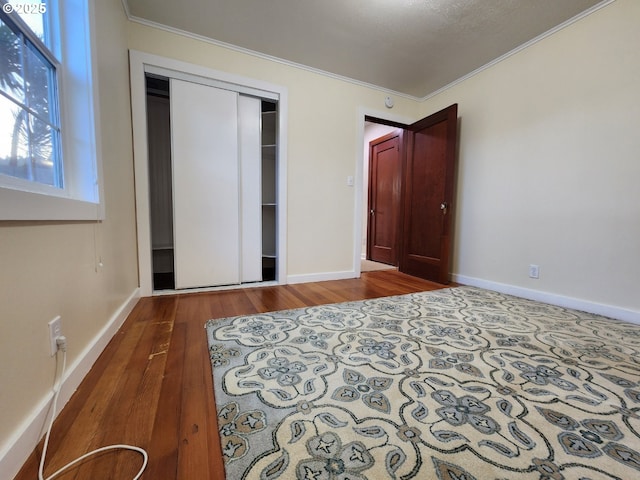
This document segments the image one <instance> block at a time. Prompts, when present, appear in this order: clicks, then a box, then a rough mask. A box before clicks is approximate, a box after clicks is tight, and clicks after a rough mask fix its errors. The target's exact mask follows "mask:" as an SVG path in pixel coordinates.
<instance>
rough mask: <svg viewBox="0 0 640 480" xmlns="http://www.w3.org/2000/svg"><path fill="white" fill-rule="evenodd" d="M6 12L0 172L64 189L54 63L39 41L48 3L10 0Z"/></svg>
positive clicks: (0, 74)
mask: <svg viewBox="0 0 640 480" xmlns="http://www.w3.org/2000/svg"><path fill="white" fill-rule="evenodd" d="M2 12H3V13H2V15H3V18H1V19H0V20H2V21H1V22H0V59H1V60H0V130H2V133H0V174H4V175H9V176H12V177H17V178H20V179H23V180H27V181H29V182H37V183H40V184H44V185H50V186H53V187H57V188H62V187H63V174H62V173H63V170H62V159H61V155H60V152H61V149H60V148H59V143H60V123H59V119H58V115H57V112H58V109H57V101H58V100H57V88H56V66H55V65H54V64H53V63H52V61H51V60H49V59H48V58H47V55H50V52H49V51H48V49H47V48H46V45H45V44H44V43H42V42H41V40H42V41H44V40H46V30H47V28H46V25H47V21H46V18H47V17H46V4H45V3H44V2H41V1H40V2H34V1H20V2H18V1H10V2H9V3H3V5H2ZM16 16H18V17H19V18H20V19H22V20H23V21H24V23H23V22H21V21H19V20H16V18H15V17H16ZM34 34H35V37H34ZM45 52H46V53H45Z"/></svg>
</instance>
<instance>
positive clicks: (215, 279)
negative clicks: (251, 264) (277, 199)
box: [170, 79, 240, 289]
mask: <svg viewBox="0 0 640 480" xmlns="http://www.w3.org/2000/svg"><path fill="white" fill-rule="evenodd" d="M170 98H171V135H172V165H173V216H174V255H175V281H176V288H178V289H180V288H191V287H204V286H211V285H228V284H236V283H240V223H239V222H240V204H239V178H238V176H239V168H238V107H237V105H238V94H237V93H236V92H231V91H228V90H222V89H218V88H213V87H208V86H204V85H200V84H196V83H191V82H186V81H183V80H176V79H171V92H170Z"/></svg>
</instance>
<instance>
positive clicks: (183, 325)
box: [14, 270, 443, 480]
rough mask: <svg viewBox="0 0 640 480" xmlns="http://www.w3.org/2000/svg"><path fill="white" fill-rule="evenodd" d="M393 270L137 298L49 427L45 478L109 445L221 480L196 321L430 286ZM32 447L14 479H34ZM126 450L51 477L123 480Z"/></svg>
mask: <svg viewBox="0 0 640 480" xmlns="http://www.w3.org/2000/svg"><path fill="white" fill-rule="evenodd" d="M438 288H443V285H439V284H436V283H432V282H428V281H425V280H421V279H419V278H415V277H410V276H408V275H405V274H402V273H399V272H397V271H393V270H392V271H379V272H368V273H363V274H362V277H361V278H359V279H349V280H337V281H328V282H318V283H307V284H296V285H284V286H277V287H259V288H247V289H238V290H226V291H218V292H211V293H194V294H181V295H172V296H158V297H146V298H142V299H140V301H139V302H138V304H137V305H136V307H135V308H134V310H133V311H132V313H131V314H130V315H129V318H128V319H127V320H126V322H125V323H124V325H123V326H122V328H121V329H120V330H119V331H118V333H117V334H116V335H115V336H114V338H113V339H112V341H111V342H110V343H109V345H108V346H107V348H106V349H105V350H104V352H103V353H102V354H101V355H100V357H99V359H98V360H97V362H96V364H95V365H94V367H93V368H92V369H91V371H90V372H89V374H88V375H87V376H86V378H85V379H84V380H83V382H82V383H81V384H80V387H79V388H78V390H77V391H76V392H75V394H74V395H73V396H72V398H71V400H70V401H69V403H68V404H67V405H66V407H65V408H64V409H63V411H62V412H61V413H60V415H59V417H58V419H57V420H56V422H55V423H54V427H53V432H52V435H51V440H50V444H49V451H48V454H47V463H46V466H45V477H46V475H47V473H48V474H51V473H52V472H54V471H56V470H57V469H58V468H60V467H62V466H63V465H65V464H66V463H68V462H69V461H72V460H73V459H75V458H77V457H79V456H81V455H83V454H84V453H86V452H87V451H90V450H93V449H95V448H99V447H102V446H105V445H110V444H123V443H125V444H131V445H137V446H139V447H142V448H144V449H145V450H146V451H147V452H148V454H149V464H148V466H147V469H146V471H145V473H144V474H143V476H142V478H144V479H154V480H172V479H181V480H194V479H196V480H208V479H221V480H222V479H224V467H223V465H222V460H221V455H220V444H219V437H218V431H217V423H216V411H215V404H214V398H213V386H212V378H211V365H210V363H209V352H208V347H207V340H206V334H205V329H204V323H205V322H206V321H207V320H208V319H210V318H222V317H228V316H234V315H244V314H251V313H259V312H267V311H275V310H285V309H291V308H299V307H305V306H312V305H319V304H323V303H335V302H343V301H351V300H362V299H367V298H375V297H382V296H388V295H400V294H405V293H412V292H416V291H424V290H434V289H438ZM41 451H42V442H41V443H40V445H39V446H38V448H36V450H35V451H34V452H33V454H32V455H31V456H30V458H29V459H28V461H27V462H26V463H25V465H24V466H23V468H22V470H21V471H20V472H19V474H18V475H17V476H16V477H15V479H14V480H34V479H36V478H37V477H38V473H37V472H38V462H39V459H40V455H41ZM141 461H142V460H141V457H140V455H139V454H137V453H135V452H128V451H116V452H109V453H104V454H100V455H98V456H96V457H93V458H92V459H89V460H87V461H85V462H83V463H81V464H80V465H79V466H78V467H77V468H74V469H72V470H70V471H69V472H67V473H65V474H63V475H60V476H59V477H56V479H60V480H70V479H87V478H90V479H92V480H101V479H119V480H120V479H121V480H127V479H132V478H133V477H134V475H135V474H136V473H137V471H138V469H139V468H140V465H141Z"/></svg>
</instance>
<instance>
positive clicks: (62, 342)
mask: <svg viewBox="0 0 640 480" xmlns="http://www.w3.org/2000/svg"><path fill="white" fill-rule="evenodd" d="M56 343H57V345H58V349H59V350H62V372H60V377H59V378H58V385H57V386H55V387H54V394H53V408H52V410H51V421H50V422H49V428H47V435H46V436H45V439H44V446H43V447H42V458H41V459H40V468H39V469H38V480H52V479H53V478H55V477H57V476H58V475H60V474H61V473H62V472H65V471H67V470H68V469H70V468H71V467H73V466H74V465H75V464H77V463H79V462H81V461H83V460H85V459H86V458H87V457H90V456H91V455H95V454H96V453H101V452H105V451H107V450H132V451H134V452H138V453H139V454H141V455H142V458H143V460H144V461H143V462H142V467H141V468H140V471H138V473H137V474H136V476H135V477H133V480H138V479H139V478H140V477H141V476H142V472H144V469H145V468H147V462H148V461H149V456H148V455H147V452H146V451H145V450H144V449H142V448H140V447H135V446H133V445H109V446H107V447H102V448H98V449H96V450H93V451H91V452H89V453H85V454H84V455H82V456H81V457H79V458H77V459H76V460H74V461H73V462H70V463H68V464H66V465H65V466H64V467H62V468H61V469H59V470H58V471H56V472H55V473H53V474H51V475H49V476H48V477H47V478H44V473H43V472H44V459H45V457H46V455H47V447H48V446H49V437H50V436H51V428H52V427H53V420H54V418H55V416H56V408H57V405H58V397H59V396H60V390H61V387H62V379H63V377H64V371H65V368H66V366H67V339H66V338H65V337H63V336H60V337H58V338H57V339H56Z"/></svg>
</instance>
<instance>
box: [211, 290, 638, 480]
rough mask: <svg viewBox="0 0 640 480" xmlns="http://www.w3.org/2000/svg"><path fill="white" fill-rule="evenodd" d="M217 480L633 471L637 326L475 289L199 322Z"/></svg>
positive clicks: (618, 475) (583, 475)
mask: <svg viewBox="0 0 640 480" xmlns="http://www.w3.org/2000/svg"><path fill="white" fill-rule="evenodd" d="M206 329H207V335H208V341H209V346H210V354H211V364H212V367H213V378H214V385H215V387H214V388H215V397H216V403H217V409H218V424H219V430H220V437H221V440H222V443H221V444H222V451H223V456H224V458H225V462H226V463H225V468H226V474H227V478H228V479H230V480H237V479H251V480H254V479H255V480H258V479H260V480H271V479H304V480H311V479H315V480H362V479H371V480H374V479H375V480H381V479H410V478H415V479H421V480H425V479H440V480H449V479H450V480H453V479H459V480H461V479H465V480H472V479H478V480H480V479H483V480H484V479H514V478H517V479H545V480H546V479H554V480H560V479H585V480H586V479H591V480H599V479H625V480H629V479H635V478H640V325H634V324H628V323H623V322H619V321H616V320H612V319H609V318H604V317H600V316H597V315H592V314H588V313H584V312H578V311H574V310H568V309H564V308H560V307H555V306H551V305H546V304H542V303H537V302H533V301H529V300H523V299H520V298H517V297H511V296H507V295H503V294H499V293H495V292H491V291H487V290H481V289H477V288H472V287H458V288H450V289H444V290H437V291H433V292H422V293H415V294H410V295H403V296H396V297H385V298H379V299H374V300H366V301H361V302H349V303H341V304H334V305H322V306H317V307H309V308H303V309H298V310H289V311H281V312H273V313H265V314H259V315H250V316H242V317H234V318H226V319H221V320H210V321H208V322H207V324H206Z"/></svg>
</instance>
